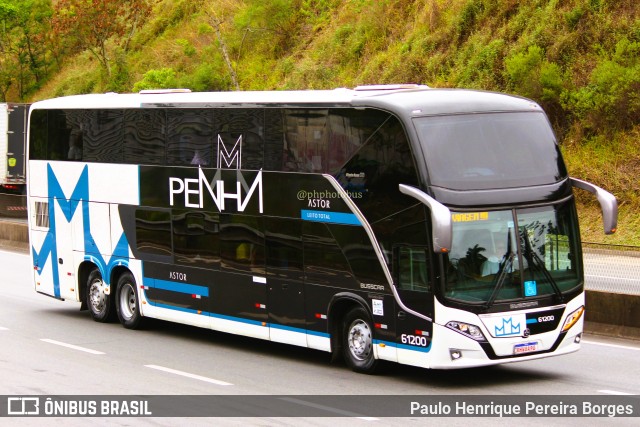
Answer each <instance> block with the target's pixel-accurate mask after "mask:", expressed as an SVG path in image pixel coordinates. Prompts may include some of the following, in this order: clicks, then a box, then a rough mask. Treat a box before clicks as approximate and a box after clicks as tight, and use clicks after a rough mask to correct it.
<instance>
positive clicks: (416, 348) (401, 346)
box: [373, 340, 431, 353]
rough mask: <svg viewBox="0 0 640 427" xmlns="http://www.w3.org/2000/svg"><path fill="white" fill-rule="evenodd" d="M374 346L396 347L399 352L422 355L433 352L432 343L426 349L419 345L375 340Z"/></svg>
mask: <svg viewBox="0 0 640 427" xmlns="http://www.w3.org/2000/svg"><path fill="white" fill-rule="evenodd" d="M373 344H374V345H377V344H384V345H386V346H387V347H396V348H397V349H398V350H412V351H420V352H422V353H428V352H429V351H431V343H429V345H428V346H426V347H420V346H417V345H408V344H398V343H395V342H391V341H383V340H373Z"/></svg>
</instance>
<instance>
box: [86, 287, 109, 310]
mask: <svg viewBox="0 0 640 427" xmlns="http://www.w3.org/2000/svg"><path fill="white" fill-rule="evenodd" d="M105 300H106V295H105V294H104V285H103V283H102V280H94V281H93V282H91V285H89V306H90V307H91V311H93V312H94V313H102V312H103V311H104V309H105Z"/></svg>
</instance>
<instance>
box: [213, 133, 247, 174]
mask: <svg viewBox="0 0 640 427" xmlns="http://www.w3.org/2000/svg"><path fill="white" fill-rule="evenodd" d="M234 163H235V165H236V167H235V169H240V168H242V135H240V136H239V137H238V139H237V140H236V143H235V144H234V145H233V148H231V151H229V150H227V146H226V145H225V144H224V141H223V140H222V136H220V134H218V165H217V166H218V169H222V168H223V167H225V168H226V169H233V168H232V167H231V165H232V164H234Z"/></svg>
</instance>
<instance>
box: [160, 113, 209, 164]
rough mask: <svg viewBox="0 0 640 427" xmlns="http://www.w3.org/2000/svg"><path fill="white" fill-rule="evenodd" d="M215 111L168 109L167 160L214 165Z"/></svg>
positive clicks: (173, 162)
mask: <svg viewBox="0 0 640 427" xmlns="http://www.w3.org/2000/svg"><path fill="white" fill-rule="evenodd" d="M212 128H213V110H196V109H193V110H167V163H168V164H170V165H184V166H203V167H204V166H211V164H212V158H213V129H212Z"/></svg>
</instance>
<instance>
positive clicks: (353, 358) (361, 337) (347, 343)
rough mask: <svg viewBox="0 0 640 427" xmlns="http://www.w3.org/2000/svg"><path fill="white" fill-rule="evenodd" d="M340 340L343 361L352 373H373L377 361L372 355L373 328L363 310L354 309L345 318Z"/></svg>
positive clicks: (359, 308)
mask: <svg viewBox="0 0 640 427" xmlns="http://www.w3.org/2000/svg"><path fill="white" fill-rule="evenodd" d="M342 340H343V342H342V345H343V346H342V349H343V350H342V351H343V355H344V360H345V362H346V363H347V365H348V366H349V367H350V368H351V369H352V370H353V371H355V372H362V373H366V374H371V373H373V372H375V370H376V368H377V366H378V360H377V359H376V358H375V357H374V355H373V328H372V327H371V321H370V320H369V315H368V314H367V312H366V311H365V310H364V309H363V308H361V307H357V308H354V309H352V310H351V311H349V312H348V313H347V315H346V316H345V318H344V322H343V331H342Z"/></svg>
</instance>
